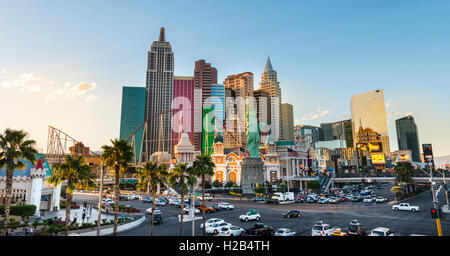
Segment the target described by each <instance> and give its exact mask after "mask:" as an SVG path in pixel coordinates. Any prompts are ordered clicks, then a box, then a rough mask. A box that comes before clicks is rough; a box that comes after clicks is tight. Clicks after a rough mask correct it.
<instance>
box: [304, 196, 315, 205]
mask: <svg viewBox="0 0 450 256" xmlns="http://www.w3.org/2000/svg"><path fill="white" fill-rule="evenodd" d="M306 202H307V203H309V204H313V203H317V200H316V199H315V198H314V197H310V196H308V198H306Z"/></svg>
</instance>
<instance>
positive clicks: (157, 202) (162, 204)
mask: <svg viewBox="0 0 450 256" xmlns="http://www.w3.org/2000/svg"><path fill="white" fill-rule="evenodd" d="M155 205H157V206H165V205H166V202H165V201H164V200H162V199H159V198H158V199H156V200H155Z"/></svg>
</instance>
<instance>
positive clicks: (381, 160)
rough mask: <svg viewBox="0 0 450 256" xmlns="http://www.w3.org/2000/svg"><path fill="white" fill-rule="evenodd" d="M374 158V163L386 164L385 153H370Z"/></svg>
mask: <svg viewBox="0 0 450 256" xmlns="http://www.w3.org/2000/svg"><path fill="white" fill-rule="evenodd" d="M370 158H371V159H372V164H386V159H385V157H384V154H383V153H372V154H370Z"/></svg>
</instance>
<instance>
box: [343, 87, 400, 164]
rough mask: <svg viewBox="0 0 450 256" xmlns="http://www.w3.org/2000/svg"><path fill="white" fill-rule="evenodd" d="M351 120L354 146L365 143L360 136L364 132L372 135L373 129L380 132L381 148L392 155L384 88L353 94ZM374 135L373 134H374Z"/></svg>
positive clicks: (385, 153) (387, 154)
mask: <svg viewBox="0 0 450 256" xmlns="http://www.w3.org/2000/svg"><path fill="white" fill-rule="evenodd" d="M351 120H352V131H353V146H355V147H356V145H357V144H359V143H364V141H361V139H360V138H359V137H364V136H365V135H364V134H360V132H361V131H362V132H364V133H365V134H368V136H369V135H370V136H372V135H371V131H373V132H374V133H377V134H378V137H379V138H378V140H380V141H381V150H382V153H384V155H385V156H390V155H391V153H390V147H389V135H388V129H387V121H386V110H385V105H384V95H383V90H382V89H380V90H376V91H371V92H366V93H362V94H358V95H353V96H352V99H351ZM366 137H367V136H366ZM372 137H373V136H372Z"/></svg>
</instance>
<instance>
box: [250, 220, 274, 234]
mask: <svg viewBox="0 0 450 256" xmlns="http://www.w3.org/2000/svg"><path fill="white" fill-rule="evenodd" d="M273 233H274V231H273V228H272V227H270V226H269V225H266V224H264V223H256V224H255V225H254V226H253V227H251V228H248V229H246V230H245V235H247V236H273Z"/></svg>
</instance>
